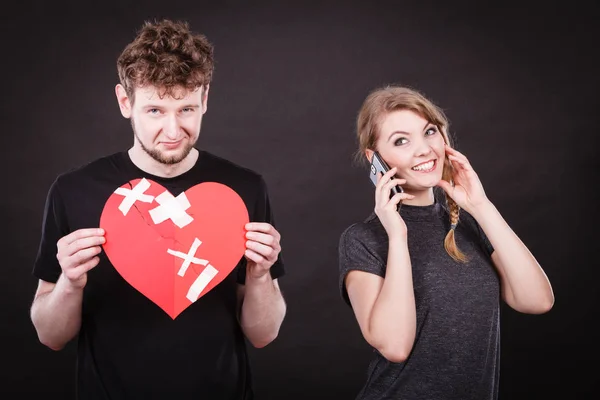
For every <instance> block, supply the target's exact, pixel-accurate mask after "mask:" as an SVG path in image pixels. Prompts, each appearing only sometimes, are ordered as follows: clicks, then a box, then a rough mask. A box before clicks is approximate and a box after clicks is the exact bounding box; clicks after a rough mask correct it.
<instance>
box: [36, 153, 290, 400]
mask: <svg viewBox="0 0 600 400" xmlns="http://www.w3.org/2000/svg"><path fill="white" fill-rule="evenodd" d="M142 178H145V179H146V180H150V181H152V182H156V183H158V184H160V185H162V186H163V187H164V188H165V189H166V190H168V191H169V192H170V193H171V194H172V196H174V197H177V196H178V195H179V194H181V193H182V192H184V191H186V190H188V189H189V188H191V187H193V186H195V185H197V184H199V183H202V182H217V183H220V184H223V185H226V186H227V187H229V188H231V189H233V190H234V191H235V192H236V193H237V194H238V195H239V196H240V197H241V199H242V200H243V202H244V204H245V206H246V208H247V211H248V216H249V220H250V221H252V222H269V223H271V224H273V225H274V220H273V215H272V211H271V206H270V203H269V197H268V194H267V188H266V185H265V182H264V180H263V178H262V177H261V176H260V175H259V174H257V173H255V172H253V171H251V170H249V169H247V168H242V167H240V166H238V165H236V164H234V163H232V162H229V161H227V160H224V159H222V158H219V157H217V156H215V155H212V154H210V153H208V152H205V151H200V155H199V158H198V160H197V162H196V164H195V165H194V166H193V167H192V168H191V169H190V170H189V171H187V172H185V173H183V174H181V175H179V176H177V177H173V178H162V177H158V176H154V175H151V174H148V173H146V172H144V171H142V170H140V169H139V168H137V167H136V166H135V165H134V164H133V163H132V162H131V160H130V158H129V156H128V154H127V152H121V153H116V154H113V155H110V156H107V157H104V158H101V159H99V160H96V161H94V162H92V163H89V164H87V165H85V166H83V167H81V168H78V169H76V170H73V171H70V172H68V173H65V174H62V175H60V176H59V177H58V178H57V179H56V180H55V181H54V183H53V184H52V186H51V188H50V190H49V192H48V197H47V201H46V208H45V212H44V220H43V229H42V238H41V243H40V247H39V251H38V255H37V259H36V261H35V266H34V269H33V274H34V276H35V277H36V278H38V279H41V280H44V281H48V282H56V281H57V280H58V278H59V276H60V273H61V268H60V265H59V264H58V261H57V258H56V251H57V245H56V243H57V241H58V240H59V239H60V238H61V237H63V236H65V235H66V234H68V233H70V232H73V231H75V230H78V229H81V228H95V227H98V226H99V223H100V217H101V214H102V211H103V208H104V205H105V202H106V201H107V199H108V198H109V197H110V196H111V195H112V194H113V192H115V190H116V189H117V188H119V187H121V186H122V185H124V184H126V183H127V182H130V181H132V180H136V179H142ZM108 234H109V232H107V236H108ZM107 240H108V239H107ZM148 246H152V243H148ZM245 266H246V263H245V258H244V257H243V256H241V258H240V260H239V263H238V264H237V266H236V267H235V269H234V270H233V271H232V272H231V273H229V274H228V275H227V277H226V278H225V279H223V280H222V281H221V282H220V283H219V284H218V285H216V286H215V287H214V288H212V290H210V291H209V292H207V293H205V294H204V295H202V296H201V297H200V298H198V299H197V300H196V301H195V302H193V304H191V305H189V307H187V308H186V309H185V310H183V311H182V312H181V313H180V314H179V315H177V316H176V317H175V318H172V317H171V316H169V315H168V314H167V313H166V312H165V311H163V309H161V308H160V307H159V306H157V305H156V304H155V303H154V302H153V301H151V300H150V299H149V298H148V297H146V296H144V295H143V294H142V293H140V292H139V291H138V290H136V289H135V288H134V287H133V286H132V285H130V284H129V283H128V282H127V281H126V280H125V279H124V278H123V276H121V274H120V273H119V272H118V271H117V269H115V267H114V266H113V265H112V264H111V262H110V261H109V259H108V257H107V256H106V254H105V252H104V251H102V253H101V254H100V263H99V264H98V265H97V266H96V267H95V268H93V269H92V270H91V271H90V272H89V273H88V281H87V284H86V286H85V289H84V294H83V306H82V325H81V329H80V332H79V336H78V344H77V346H78V348H77V358H78V360H77V395H78V398H80V399H86V400H87V399H103V400H106V399H113V400H114V399H144V400H148V399H178V400H180V399H228V400H233V399H236V400H237V399H245V400H247V399H251V398H252V397H253V395H252V378H251V375H250V367H249V362H248V358H247V353H246V344H245V338H244V336H243V332H242V330H241V328H240V325H239V323H238V320H237V295H236V293H237V292H236V290H237V285H238V284H244V282H245V273H246V268H245ZM175 272H176V271H174V273H175ZM284 273H285V271H284V266H283V260H282V258H281V257H280V258H279V259H278V260H277V262H276V263H275V264H274V265H273V266H272V268H271V276H272V277H273V278H274V279H275V278H278V277H280V276H282V275H284Z"/></svg>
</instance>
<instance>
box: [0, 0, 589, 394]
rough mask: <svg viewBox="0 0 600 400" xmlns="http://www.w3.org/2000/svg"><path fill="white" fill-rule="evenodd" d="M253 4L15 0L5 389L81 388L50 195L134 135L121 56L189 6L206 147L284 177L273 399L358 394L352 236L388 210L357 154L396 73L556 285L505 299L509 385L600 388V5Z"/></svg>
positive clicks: (5, 145) (262, 389)
mask: <svg viewBox="0 0 600 400" xmlns="http://www.w3.org/2000/svg"><path fill="white" fill-rule="evenodd" d="M250 3H251V4H247V5H245V4H243V3H242V2H237V3H236V2H232V1H222V2H217V1H212V2H206V1H195V2H190V1H185V2H183V1H174V0H173V1H168V2H158V1H144V2H139V4H138V2H133V1H123V0H122V1H108V0H107V1H104V2H102V5H92V4H90V5H87V8H86V9H84V8H83V5H82V4H81V3H76V2H73V3H72V4H69V3H68V2H64V1H59V2H47V3H45V4H44V3H42V2H37V3H36V2H29V1H21V2H19V3H18V4H15V6H16V9H17V11H16V12H11V13H10V14H9V13H8V11H6V9H5V10H4V11H3V16H2V21H3V22H2V24H1V26H2V27H1V29H2V39H3V41H2V49H1V50H0V51H1V52H2V60H3V61H2V77H3V79H2V82H3V85H4V87H5V89H4V94H5V96H4V99H3V107H2V145H1V146H0V149H1V150H2V157H1V158H0V161H1V163H2V164H1V166H2V171H3V173H4V184H3V186H4V187H3V189H2V196H0V201H1V203H0V204H1V208H0V217H1V218H2V227H3V231H4V237H5V238H6V239H4V240H3V241H2V246H1V247H0V249H1V253H0V255H1V256H2V280H1V282H2V287H1V290H0V296H1V298H0V299H1V302H2V307H1V312H2V317H1V319H0V321H2V325H3V326H2V329H1V330H0V339H1V342H0V343H2V345H3V349H2V364H3V366H4V370H5V371H7V372H4V373H3V374H2V375H0V376H1V378H0V380H1V381H2V384H1V385H0V397H1V398H3V399H17V398H25V397H26V395H31V394H37V395H52V396H54V395H57V396H58V397H59V398H63V399H68V398H72V394H73V376H74V368H75V352H74V346H73V345H70V346H68V347H67V348H66V349H65V350H63V351H62V352H53V351H51V350H49V349H47V348H45V347H44V346H42V345H41V344H39V342H38V341H37V337H36V334H35V331H34V329H33V326H32V325H31V322H30V320H29V315H28V311H29V306H30V303H31V300H32V297H33V293H34V291H35V287H36V281H35V279H33V277H32V276H31V266H32V263H33V260H34V256H35V252H36V249H37V245H38V240H39V232H40V224H41V218H42V210H43V204H44V199H45V195H46V191H47V189H48V187H49V185H50V183H51V182H52V180H53V179H54V177H55V176H56V174H58V173H60V172H62V171H64V170H66V169H69V168H72V167H74V166H77V165H80V164H82V163H84V162H87V161H89V160H91V159H94V158H96V157H99V156H102V155H104V154H107V153H109V152H114V151H118V150H122V149H125V148H128V147H129V146H130V145H131V143H132V134H131V131H130V126H129V122H128V121H127V120H125V119H123V118H122V117H121V115H120V113H119V111H118V107H117V102H116V99H115V96H114V85H115V84H116V83H117V75H116V67H115V62H116V58H117V56H118V54H119V52H120V51H121V50H122V48H123V46H125V44H126V43H127V42H128V41H129V40H131V39H132V38H133V36H134V34H135V31H136V30H137V29H138V28H139V26H140V25H141V23H142V22H143V21H144V20H145V19H150V18H152V19H153V18H159V17H169V18H176V19H177V18H183V19H187V20H188V21H189V22H190V23H191V26H192V28H193V29H194V30H197V31H201V32H203V33H205V34H206V35H207V36H208V38H209V39H210V40H211V41H212V42H213V44H214V45H215V56H216V60H217V64H216V70H215V75H214V81H213V84H212V86H211V92H210V96H209V107H208V113H207V114H206V116H205V119H204V123H203V127H202V133H201V138H200V140H199V145H198V146H199V147H201V148H204V149H207V150H209V151H212V152H214V153H217V154H219V155H221V156H223V157H226V158H229V159H231V160H232V161H234V162H237V163H240V164H242V165H245V166H247V167H250V168H252V169H255V170H256V171H259V172H260V173H262V174H263V175H264V177H265V179H266V180H267V183H268V185H269V188H270V192H271V197H272V202H273V206H274V208H275V212H276V216H277V220H278V223H279V230H280V232H281V233H282V236H283V242H282V244H283V251H284V254H285V257H286V261H287V270H288V274H287V276H286V277H285V278H282V280H281V285H282V288H283V291H284V294H285V297H286V300H287V302H288V316H287V318H286V320H285V322H284V324H283V327H282V329H281V332H280V336H279V338H278V339H277V340H276V341H275V342H274V343H272V344H271V345H269V346H268V347H267V348H264V349H261V350H251V357H252V363H253V367H254V376H255V385H256V392H257V394H258V395H259V398H260V399H307V398H311V399H317V398H318V399H321V398H322V399H351V398H353V396H354V395H355V394H356V392H357V391H358V389H359V387H360V386H361V384H362V383H363V381H364V378H365V371H366V367H367V363H368V360H369V359H370V351H369V348H368V346H367V345H366V343H365V342H364V340H363V339H362V337H361V335H360V331H359V330H358V326H357V324H356V322H355V320H354V317H353V315H352V313H351V311H350V310H349V308H347V307H346V306H345V305H344V304H343V302H342V300H341V298H340V296H339V294H338V289H337V273H338V267H337V241H338V237H339V234H340V233H341V231H342V230H343V229H344V228H345V227H346V226H348V225H349V224H350V223H352V222H355V221H357V220H359V219H362V218H364V217H365V216H366V215H367V214H368V213H369V211H370V210H371V209H372V206H373V201H372V189H371V186H370V185H371V184H370V182H369V181H368V179H367V177H366V174H365V171H363V170H361V169H359V168H357V167H354V166H352V164H351V154H352V152H353V151H354V149H355V140H354V121H355V116H356V112H357V110H358V108H359V106H360V103H361V102H362V100H363V99H364V97H365V96H366V94H367V92H368V91H369V90H370V89H372V88H374V87H376V86H380V85H382V84H385V83H401V84H407V85H410V86H414V87H416V88H418V89H421V90H422V91H423V92H424V93H425V94H426V95H428V96H429V97H430V98H432V99H433V100H434V101H436V102H437V103H438V104H439V105H441V106H442V107H443V108H444V109H445V111H446V112H447V114H448V116H449V117H450V120H451V123H452V125H451V127H452V130H453V131H454V132H455V133H456V135H457V138H458V142H457V148H458V149H459V150H461V151H462V152H464V153H465V154H466V155H467V156H468V157H469V158H470V160H471V163H472V164H473V166H474V167H475V169H476V171H477V172H478V173H479V176H480V178H481V180H482V182H483V184H484V187H485V188H486V191H487V193H488V196H489V197H490V198H491V200H492V201H493V202H494V203H495V204H496V206H497V207H498V208H499V210H500V211H501V212H502V213H503V215H504V217H505V218H506V220H507V221H508V222H509V223H510V224H511V226H512V227H513V229H514V230H515V231H516V232H517V233H518V234H519V235H520V237H521V238H522V239H523V240H524V241H525V243H526V244H527V245H528V246H529V248H530V249H531V250H532V252H533V253H534V254H535V255H536V256H537V258H538V260H539V261H540V263H541V264H542V266H543V267H544V268H545V270H546V272H547V274H548V276H549V278H550V280H551V282H552V284H553V286H554V290H555V294H556V304H555V306H554V308H553V310H552V311H551V312H550V313H549V314H545V315H542V316H528V315H520V314H517V313H516V312H514V311H512V310H510V309H508V308H506V307H503V309H502V318H503V320H502V362H501V398H502V399H511V400H517V399H548V398H573V399H575V398H576V399H584V398H591V397H592V391H593V389H594V388H595V382H597V375H598V373H599V372H600V371H599V368H598V364H597V361H596V360H597V358H598V356H599V355H600V354H599V351H598V350H599V346H598V343H597V339H598V334H597V331H595V330H594V328H593V327H592V324H593V322H594V320H595V319H597V318H596V315H595V314H596V313H597V311H596V309H597V306H598V291H597V289H596V283H597V278H598V267H599V265H598V264H599V263H598V261H597V257H596V253H595V250H596V248H597V246H596V245H597V243H598V235H597V234H596V225H597V223H598V214H599V213H598V207H597V204H598V202H597V200H598V196H597V195H595V194H594V193H593V189H594V187H595V185H596V179H597V176H598V175H597V171H598V164H599V163H598V157H597V152H598V142H599V140H598V134H599V130H598V125H597V121H596V118H595V117H596V116H597V110H596V108H597V106H598V100H597V91H598V89H599V86H600V85H599V78H598V71H599V70H598V67H597V64H596V63H595V62H594V61H593V59H594V58H595V57H596V53H597V51H598V40H597V38H598V37H599V35H598V33H599V28H598V26H597V24H596V21H597V20H598V17H599V16H600V15H599V12H598V10H597V6H596V7H595V8H594V7H593V6H592V4H593V3H592V2H589V3H587V4H586V3H579V4H578V3H577V2H569V3H568V4H564V3H563V4H562V5H560V6H558V5H557V6H553V7H549V6H547V5H546V6H542V5H538V6H528V5H524V4H520V5H518V6H517V5H514V6H513V5H509V4H508V3H502V4H501V5H500V4H499V5H496V6H487V7H486V8H485V9H484V8H483V7H482V6H478V7H473V6H468V5H462V4H460V5H459V4H458V3H455V4H453V5H451V4H449V3H453V2H439V4H437V5H436V4H434V3H432V2H408V1H407V2H403V1H395V2H383V1H377V2H375V1H374V2H372V3H371V4H367V3H368V2H364V3H360V2H354V3H352V2H337V3H333V2H324V3H323V4H321V3H319V2H301V3H300V2H297V3H293V4H292V3H291V2H275V1H273V2H270V3H269V2H265V1H262V2H250ZM473 4H475V3H473ZM540 4H541V3H540ZM7 89H8V90H7ZM588 363H589V365H587V364H588Z"/></svg>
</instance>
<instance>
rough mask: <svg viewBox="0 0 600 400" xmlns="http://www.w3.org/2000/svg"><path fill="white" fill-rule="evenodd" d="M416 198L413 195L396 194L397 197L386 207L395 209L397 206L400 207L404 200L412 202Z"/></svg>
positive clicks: (394, 196)
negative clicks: (399, 204)
mask: <svg viewBox="0 0 600 400" xmlns="http://www.w3.org/2000/svg"><path fill="white" fill-rule="evenodd" d="M414 198H415V196H413V195H412V194H408V193H396V194H395V195H393V196H392V198H391V199H390V201H389V202H388V204H386V207H393V208H394V209H395V208H396V206H397V205H398V203H400V202H401V201H402V200H410V199H414Z"/></svg>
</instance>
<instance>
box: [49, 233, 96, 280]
mask: <svg viewBox="0 0 600 400" xmlns="http://www.w3.org/2000/svg"><path fill="white" fill-rule="evenodd" d="M105 241H106V240H105V238H104V230H103V229H101V228H89V229H79V230H76V231H74V232H71V233H70V234H68V235H66V236H63V237H62V238H61V239H60V240H59V241H58V242H57V244H56V246H57V248H58V252H57V254H56V258H57V259H58V262H59V263H60V267H61V269H62V274H63V275H64V278H66V283H68V284H69V285H70V286H71V287H72V288H73V289H83V287H84V286H85V284H86V283H87V272H88V271H89V270H90V269H92V268H94V267H95V266H96V265H98V262H99V261H100V258H99V257H98V254H100V251H102V248H101V245H102V244H104V242H105Z"/></svg>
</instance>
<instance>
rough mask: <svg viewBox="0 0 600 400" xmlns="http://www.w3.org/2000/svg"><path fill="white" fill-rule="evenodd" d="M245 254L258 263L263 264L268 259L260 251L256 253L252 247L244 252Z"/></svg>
mask: <svg viewBox="0 0 600 400" xmlns="http://www.w3.org/2000/svg"><path fill="white" fill-rule="evenodd" d="M244 255H245V256H246V257H248V259H250V260H252V261H254V262H255V263H256V264H257V265H261V264H263V263H265V262H266V259H265V258H264V257H263V256H261V255H260V254H258V253H255V252H254V251H252V250H250V249H246V251H245V252H244Z"/></svg>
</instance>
